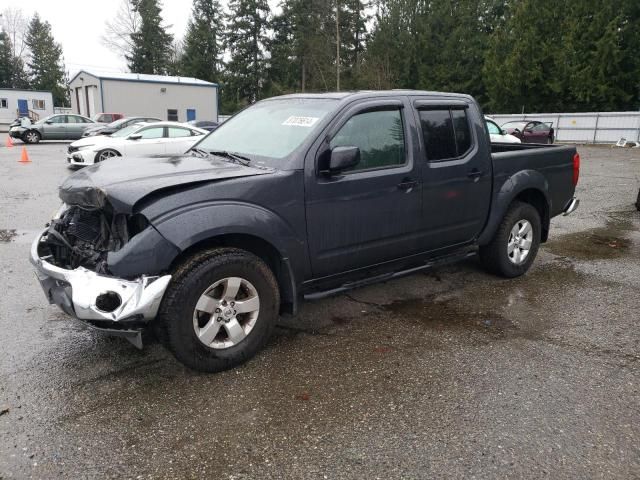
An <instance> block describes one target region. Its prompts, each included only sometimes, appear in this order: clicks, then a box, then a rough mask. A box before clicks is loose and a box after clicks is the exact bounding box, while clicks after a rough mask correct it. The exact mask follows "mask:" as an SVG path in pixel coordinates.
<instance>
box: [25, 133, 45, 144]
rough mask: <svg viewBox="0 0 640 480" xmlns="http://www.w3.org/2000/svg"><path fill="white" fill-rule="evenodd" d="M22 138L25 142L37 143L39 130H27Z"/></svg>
mask: <svg viewBox="0 0 640 480" xmlns="http://www.w3.org/2000/svg"><path fill="white" fill-rule="evenodd" d="M22 138H24V141H25V143H38V142H39V141H40V138H41V136H40V132H38V131H37V130H29V131H27V132H26V133H25V134H24V136H23V137H22Z"/></svg>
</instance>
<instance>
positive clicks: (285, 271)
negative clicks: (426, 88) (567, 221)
mask: <svg viewBox="0 0 640 480" xmlns="http://www.w3.org/2000/svg"><path fill="white" fill-rule="evenodd" d="M579 168H580V157H579V156H578V154H577V153H576V148H575V147H574V146H559V147H556V146H542V145H524V144H511V145H509V144H493V145H492V144H491V142H490V140H489V134H488V132H487V129H486V126H485V122H484V118H483V116H482V113H481V110H480V107H479V106H478V104H477V103H476V102H475V101H474V100H473V98H471V97H470V96H466V95H459V94H438V93H433V92H419V91H378V92H350V93H332V94H315V95H314V94H298V95H286V96H283V97H275V98H271V99H268V100H263V101H260V102H258V103H256V104H254V105H252V106H251V107H249V108H247V109H245V110H243V111H242V112H240V113H238V114H237V115H235V116H234V117H233V118H231V119H230V120H228V121H227V122H226V124H225V126H224V128H221V129H219V130H217V131H215V132H213V133H211V134H209V135H208V136H206V137H204V139H203V140H201V141H200V142H199V143H197V144H196V145H195V146H194V147H192V149H191V151H190V152H188V153H187V154H185V155H182V156H176V155H171V156H169V155H167V156H165V157H159V158H136V159H129V158H122V159H121V158H113V159H110V160H109V161H107V162H101V163H99V164H97V165H93V166H91V167H88V168H85V169H83V170H81V171H80V172H78V173H75V174H73V175H71V176H70V177H69V178H67V180H65V182H64V183H63V184H62V186H61V187H60V198H61V199H62V201H63V207H62V208H61V210H60V212H59V213H58V214H57V215H56V216H55V218H54V219H53V220H52V221H51V223H50V224H49V226H48V227H47V228H46V229H45V230H44V231H43V232H42V233H41V234H39V235H38V237H37V238H36V239H35V240H34V243H33V245H32V247H31V262H32V263H33V264H34V265H35V267H36V270H37V275H38V278H39V280H40V283H41V284H42V287H43V289H44V292H45V295H46V298H48V299H49V301H50V302H51V303H55V304H57V305H59V306H60V308H62V310H64V311H65V312H66V313H68V314H69V315H72V316H74V317H76V318H78V319H80V320H83V321H84V322H87V323H89V324H90V325H92V326H93V327H95V328H97V329H102V330H103V331H105V333H109V334H113V335H120V336H123V337H126V338H128V339H129V340H130V341H132V342H133V343H134V344H136V345H137V346H139V347H141V346H142V341H141V338H142V337H141V330H142V329H143V328H145V327H146V326H148V325H155V326H156V327H157V328H158V331H159V332H160V333H161V334H162V338H164V339H166V342H167V344H168V345H169V347H170V348H171V350H172V351H173V353H174V354H175V355H176V357H177V358H178V359H179V360H180V361H182V362H183V363H185V364H186V365H188V366H189V367H191V368H194V369H197V370H203V371H209V372H213V371H219V370H223V369H227V368H231V367H234V366H236V365H239V364H240V363H242V362H244V361H245V360H247V359H249V358H251V357H252V356H253V355H254V354H255V353H256V352H258V350H260V348H261V347H262V346H264V345H265V343H266V342H267V340H268V338H269V335H270V333H271V332H272V331H273V329H274V326H275V324H276V321H277V320H278V317H279V315H280V314H294V315H295V313H296V312H297V310H298V303H299V301H300V299H302V298H305V299H318V298H322V297H324V296H327V295H331V294H336V293H340V292H344V291H346V290H348V289H352V288H356V287H358V286H362V285H366V284H370V283H373V282H378V281H388V280H392V279H394V278H396V277H400V276H402V275H407V274H410V273H413V272H416V271H419V270H422V269H426V268H430V267H433V266H434V265H439V264H442V263H447V262H452V261H456V260H461V259H464V258H468V257H470V256H474V255H476V254H477V253H478V252H479V254H480V259H481V261H482V264H483V265H484V266H485V267H486V268H487V269H488V270H489V271H491V272H494V273H497V274H499V275H502V276H504V277H517V276H519V275H523V274H524V273H526V272H527V270H528V269H529V267H531V265H532V263H533V261H534V259H535V257H536V254H537V252H538V248H539V246H540V244H541V243H542V242H545V241H546V240H547V238H548V236H549V230H550V219H551V218H553V217H555V216H557V215H560V214H563V213H564V214H569V213H571V212H573V211H574V210H575V209H576V207H577V205H578V200H577V199H575V198H574V196H573V195H574V192H575V187H576V184H577V182H578V176H579Z"/></svg>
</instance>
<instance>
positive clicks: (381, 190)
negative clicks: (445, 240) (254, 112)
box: [299, 100, 421, 278]
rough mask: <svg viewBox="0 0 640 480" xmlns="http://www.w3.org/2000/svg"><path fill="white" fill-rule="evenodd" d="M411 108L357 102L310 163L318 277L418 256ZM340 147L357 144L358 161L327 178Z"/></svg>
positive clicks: (310, 222)
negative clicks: (334, 155)
mask: <svg viewBox="0 0 640 480" xmlns="http://www.w3.org/2000/svg"><path fill="white" fill-rule="evenodd" d="M405 107H406V105H405V104H404V103H403V102H401V101H400V100H382V101H365V102H361V103H359V104H356V105H355V106H353V107H351V108H350V109H349V110H348V111H347V112H345V113H344V114H343V115H341V116H340V117H338V119H337V120H336V122H335V123H334V126H333V127H331V129H330V131H329V134H328V136H327V138H326V140H324V141H323V143H322V145H321V146H320V147H319V149H318V151H317V153H316V155H315V156H314V157H312V158H311V159H310V158H309V157H308V158H307V167H306V171H307V174H306V182H307V186H306V193H305V195H306V211H307V234H308V242H309V251H310V257H311V267H312V270H313V275H314V277H315V278H320V277H324V276H328V275H332V274H337V273H342V272H345V271H348V270H352V269H357V268H361V267H365V266H368V265H373V264H376V263H381V262H384V261H387V260H393V259H396V258H400V257H403V256H407V255H410V254H412V253H414V252H415V251H416V247H417V242H416V240H415V233H416V231H417V230H418V229H419V223H420V222H419V219H420V213H421V184H420V172H419V167H418V166H417V165H416V163H415V162H414V159H413V152H412V150H411V147H410V146H411V145H412V141H411V136H410V131H411V130H410V129H409V128H407V125H408V124H409V122H408V120H410V118H408V116H407V115H408V114H410V113H411V111H410V110H409V112H407V108H405ZM299 128H302V127H299ZM338 146H355V147H358V148H359V149H360V162H359V164H358V165H356V166H355V167H353V168H351V169H350V170H348V171H344V172H342V173H338V174H335V175H328V174H326V173H323V170H325V167H326V166H328V161H329V158H330V153H331V149H332V148H335V147H338ZM310 164H311V165H310ZM310 166H311V168H310Z"/></svg>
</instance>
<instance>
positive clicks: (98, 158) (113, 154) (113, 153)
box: [93, 148, 121, 163]
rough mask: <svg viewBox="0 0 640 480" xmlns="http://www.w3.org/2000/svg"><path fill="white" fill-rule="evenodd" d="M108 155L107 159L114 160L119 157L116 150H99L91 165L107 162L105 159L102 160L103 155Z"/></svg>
mask: <svg viewBox="0 0 640 480" xmlns="http://www.w3.org/2000/svg"><path fill="white" fill-rule="evenodd" d="M107 153H108V154H110V155H111V156H110V157H109V158H115V157H120V156H121V155H120V152H118V151H117V150H114V149H113V148H105V149H104V150H100V151H99V152H98V153H96V156H95V158H94V159H93V163H99V162H103V161H104V160H108V159H107V158H102V156H103V154H107Z"/></svg>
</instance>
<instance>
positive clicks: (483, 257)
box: [480, 201, 542, 278]
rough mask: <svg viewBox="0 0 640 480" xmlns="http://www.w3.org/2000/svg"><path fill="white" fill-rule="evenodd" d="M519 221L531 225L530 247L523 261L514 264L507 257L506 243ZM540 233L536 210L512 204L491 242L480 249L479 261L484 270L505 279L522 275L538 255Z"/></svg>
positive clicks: (528, 205)
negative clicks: (525, 221) (524, 221)
mask: <svg viewBox="0 0 640 480" xmlns="http://www.w3.org/2000/svg"><path fill="white" fill-rule="evenodd" d="M521 220H527V221H528V222H529V223H530V224H531V227H532V232H531V233H532V236H531V247H530V248H529V253H528V254H527V256H526V258H525V259H524V261H523V262H522V263H521V264H516V263H514V262H513V261H512V260H511V258H510V256H509V252H508V243H509V238H510V235H511V230H512V229H513V228H514V227H515V225H516V223H518V222H520V221H521ZM541 232H542V225H541V221H540V214H539V213H538V210H536V209H535V208H534V207H533V206H532V205H530V204H528V203H523V202H517V201H516V202H513V204H511V206H510V207H509V210H508V211H507V213H506V215H505V216H504V218H503V220H502V223H501V224H500V226H499V227H498V230H497V231H496V233H495V235H494V237H493V239H492V240H491V242H490V243H489V244H488V245H485V246H482V247H480V261H481V262H482V264H483V266H484V267H485V269H487V270H488V271H489V272H492V273H495V274H496V275H500V276H503V277H507V278H514V277H519V276H520V275H524V274H525V273H526V272H527V270H529V268H530V267H531V264H532V263H533V261H534V260H535V258H536V255H537V254H538V249H539V248H540V234H541Z"/></svg>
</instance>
